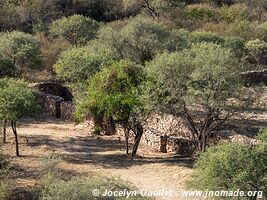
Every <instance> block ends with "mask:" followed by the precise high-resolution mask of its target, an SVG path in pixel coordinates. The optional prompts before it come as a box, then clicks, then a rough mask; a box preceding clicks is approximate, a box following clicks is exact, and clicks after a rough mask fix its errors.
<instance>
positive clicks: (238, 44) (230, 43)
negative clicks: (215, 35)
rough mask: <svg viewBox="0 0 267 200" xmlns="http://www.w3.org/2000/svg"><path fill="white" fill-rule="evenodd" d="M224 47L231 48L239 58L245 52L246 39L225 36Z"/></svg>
mask: <svg viewBox="0 0 267 200" xmlns="http://www.w3.org/2000/svg"><path fill="white" fill-rule="evenodd" d="M224 40H225V42H224V44H223V46H224V47H226V48H228V49H230V50H231V51H232V52H233V53H234V54H235V55H236V57H238V58H242V57H243V56H244V54H245V51H246V50H245V40H244V39H243V38H241V37H225V38H224Z"/></svg>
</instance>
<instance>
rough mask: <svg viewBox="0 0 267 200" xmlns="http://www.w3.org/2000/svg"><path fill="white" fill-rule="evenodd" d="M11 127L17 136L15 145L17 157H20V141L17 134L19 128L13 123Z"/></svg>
mask: <svg viewBox="0 0 267 200" xmlns="http://www.w3.org/2000/svg"><path fill="white" fill-rule="evenodd" d="M11 127H12V130H13V133H14V136H15V144H16V156H20V154H19V141H18V134H17V127H16V122H14V121H11Z"/></svg>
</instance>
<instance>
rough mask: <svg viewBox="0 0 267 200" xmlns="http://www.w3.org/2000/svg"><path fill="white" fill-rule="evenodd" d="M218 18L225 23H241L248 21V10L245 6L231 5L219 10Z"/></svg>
mask: <svg viewBox="0 0 267 200" xmlns="http://www.w3.org/2000/svg"><path fill="white" fill-rule="evenodd" d="M220 18H221V19H222V20H225V21H227V22H234V21H241V20H248V19H249V8H248V7H247V5H246V4H240V3H237V4H233V5H231V6H223V7H221V8H220Z"/></svg>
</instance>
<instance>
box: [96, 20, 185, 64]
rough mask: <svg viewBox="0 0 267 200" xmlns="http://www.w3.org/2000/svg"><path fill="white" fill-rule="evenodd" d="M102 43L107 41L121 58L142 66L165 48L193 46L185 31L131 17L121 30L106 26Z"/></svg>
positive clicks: (101, 31)
mask: <svg viewBox="0 0 267 200" xmlns="http://www.w3.org/2000/svg"><path fill="white" fill-rule="evenodd" d="M98 42H99V43H100V44H106V45H107V47H109V48H110V49H112V51H114V52H115V53H116V55H117V57H119V58H121V59H129V60H131V61H133V62H136V63H138V64H142V65H144V64H145V62H147V61H150V60H152V59H153V58H154V57H155V55H156V54H157V53H159V52H162V51H164V50H165V49H167V50H169V51H173V50H181V49H183V48H187V47H188V46H190V44H189V43H190V42H189V41H188V38H187V32H186V31H185V30H175V29H174V30H169V29H168V28H167V27H166V26H164V25H163V24H162V23H158V22H155V21H154V20H151V19H149V18H142V17H135V18H133V19H131V20H130V21H129V22H128V24H126V25H125V26H124V27H122V28H120V29H116V28H113V27H110V26H108V27H103V28H102V29H101V30H100V31H99V34H98Z"/></svg>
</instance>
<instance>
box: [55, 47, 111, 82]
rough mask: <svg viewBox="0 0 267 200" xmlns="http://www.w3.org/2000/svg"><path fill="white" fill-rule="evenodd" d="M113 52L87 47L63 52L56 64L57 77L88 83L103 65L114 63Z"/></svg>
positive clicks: (67, 80)
mask: <svg viewBox="0 0 267 200" xmlns="http://www.w3.org/2000/svg"><path fill="white" fill-rule="evenodd" d="M113 60H114V57H113V55H112V53H111V52H109V51H107V50H104V51H101V52H92V51H90V50H89V49H88V48H87V47H80V48H73V49H69V50H67V51H64V52H62V53H61V55H60V57H59V59H58V61H57V63H56V64H55V65H54V68H55V71H56V73H57V78H58V79H60V80H62V81H66V82H68V83H78V82H84V83H86V81H87V79H88V78H90V77H91V76H93V75H94V74H95V73H96V72H98V71H99V70H100V69H101V68H102V67H104V66H105V65H108V64H110V63H112V61H113Z"/></svg>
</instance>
